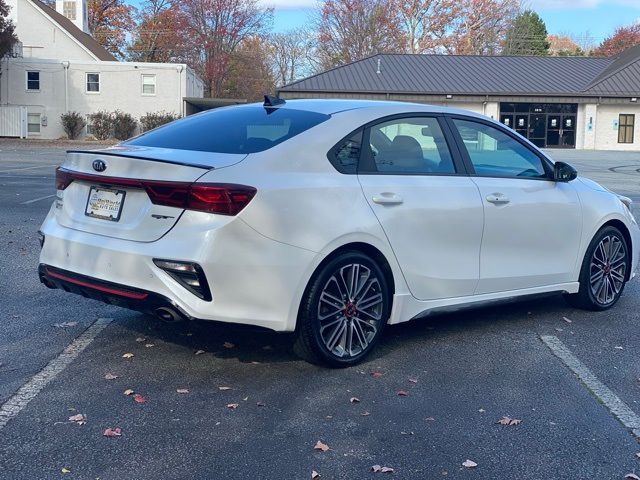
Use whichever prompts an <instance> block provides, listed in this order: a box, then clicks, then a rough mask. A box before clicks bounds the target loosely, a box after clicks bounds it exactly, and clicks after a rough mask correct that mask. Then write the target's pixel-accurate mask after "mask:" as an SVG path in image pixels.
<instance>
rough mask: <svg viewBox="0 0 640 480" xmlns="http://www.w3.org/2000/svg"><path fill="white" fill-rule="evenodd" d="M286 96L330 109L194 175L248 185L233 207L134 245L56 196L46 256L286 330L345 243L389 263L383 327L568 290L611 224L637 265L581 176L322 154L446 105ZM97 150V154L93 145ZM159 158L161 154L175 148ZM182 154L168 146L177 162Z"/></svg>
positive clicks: (603, 195)
mask: <svg viewBox="0 0 640 480" xmlns="http://www.w3.org/2000/svg"><path fill="white" fill-rule="evenodd" d="M287 104H288V105H287V107H283V108H304V109H308V110H314V111H319V112H324V113H332V118H331V119H329V120H327V121H326V122H324V123H322V124H320V125H318V126H316V127H314V128H311V129H310V130H308V131H306V132H304V133H302V134H300V135H298V136H296V137H294V138H292V139H290V140H288V141H286V142H283V143H281V144H279V145H277V146H275V147H273V148H271V149H269V150H266V151H264V152H260V153H255V154H250V155H248V156H247V157H246V158H244V159H241V160H239V161H238V162H231V161H226V162H224V165H222V164H221V165H218V167H222V166H224V168H214V169H213V170H209V171H205V173H204V174H203V175H202V176H199V177H197V178H198V180H197V181H198V182H219V183H239V184H244V185H251V186H254V187H255V188H256V189H257V194H256V196H255V198H254V199H253V200H252V201H251V202H250V203H249V205H248V206H247V207H246V208H245V209H244V210H243V211H242V212H241V213H240V214H239V215H237V216H235V217H229V216H223V215H213V214H207V213H202V212H194V211H188V210H187V211H184V213H183V214H182V215H181V216H180V217H179V219H178V220H177V221H176V222H175V225H174V226H173V227H172V228H170V229H169V230H168V231H167V232H166V233H165V234H164V235H162V236H161V237H160V238H158V239H155V240H154V241H149V242H142V241H135V240H132V239H129V238H113V236H109V235H107V234H105V232H99V231H91V232H87V231H84V232H83V231H79V230H77V229H73V228H69V227H68V226H64V225H63V224H61V222H60V221H58V219H57V217H56V212H55V211H56V206H55V204H54V205H53V206H52V209H51V212H50V213H49V215H48V217H47V219H46V220H45V222H44V224H43V226H42V231H43V233H44V234H45V236H46V241H45V244H44V248H43V250H42V253H41V258H40V260H41V263H44V264H47V265H51V266H54V267H58V268H61V269H64V270H68V271H72V272H76V273H79V274H82V275H87V276H90V277H94V278H97V279H101V280H105V281H109V282H114V283H118V284H122V285H128V286H131V287H136V288H140V289H144V290H147V291H151V292H155V293H158V294H160V295H163V296H165V297H167V298H169V299H171V300H172V301H174V302H175V303H176V304H177V305H178V306H179V307H180V308H182V309H183V310H184V311H185V312H187V313H188V314H189V315H191V316H192V317H196V318H201V319H210V320H218V321H224V322H233V323H242V324H251V325H258V326H262V327H266V328H270V329H273V330H276V331H292V330H294V329H295V326H296V318H297V314H298V308H299V305H300V301H301V298H302V296H303V293H304V290H305V288H306V286H307V284H308V282H309V280H310V278H311V277H312V275H313V273H314V271H315V270H316V269H317V267H318V265H320V263H321V262H322V261H323V259H325V258H326V257H327V256H328V255H330V254H331V253H332V252H334V251H335V250H336V249H338V248H340V247H342V246H345V245H349V244H354V243H357V244H366V245H368V246H370V247H373V248H375V249H377V250H378V251H379V252H380V253H381V254H382V255H383V256H384V257H385V259H386V260H387V262H388V264H389V267H390V270H391V272H392V276H393V284H394V290H395V294H394V303H393V307H392V313H391V318H390V319H389V323H399V322H403V321H407V320H410V319H412V318H414V317H416V316H419V315H422V314H424V313H425V312H429V311H431V310H434V309H442V308H456V307H457V306H463V305H469V304H475V303H483V302H487V301H492V300H497V299H505V298H511V297H516V296H521V295H529V294H537V293H545V292H555V291H564V292H576V291H577V290H578V288H579V284H578V275H579V270H580V264H581V262H582V258H583V257H584V253H585V251H586V249H587V246H588V244H589V242H590V240H591V238H593V236H594V234H595V233H596V232H597V230H598V229H599V228H600V227H601V226H602V225H603V224H604V223H606V222H608V221H612V220H614V221H619V222H622V224H623V225H625V226H626V228H627V229H628V230H629V232H630V235H631V238H632V250H633V251H632V254H633V265H634V266H635V265H636V264H637V262H638V246H639V245H640V234H639V231H638V227H637V225H636V223H635V220H634V219H633V217H632V216H631V214H630V213H629V211H628V209H627V208H626V207H625V206H624V205H623V204H622V202H620V200H619V199H618V198H617V197H616V195H615V194H613V193H611V192H608V191H606V190H605V189H603V188H602V187H600V186H599V185H597V184H595V183H593V182H589V181H587V180H583V179H578V180H575V181H573V182H571V183H569V184H555V183H553V182H544V181H539V180H520V181H517V182H512V183H511V184H507V183H508V180H505V179H502V180H498V179H478V178H474V179H471V178H469V177H466V176H456V177H447V176H442V177H436V176H432V177H420V176H406V177H402V178H397V177H395V176H358V175H345V174H341V173H338V172H337V171H336V170H335V169H334V168H333V166H332V165H331V164H330V162H329V161H328V160H327V157H326V154H327V151H328V150H329V149H330V148H331V147H332V146H333V145H334V144H336V143H337V142H338V141H339V140H340V139H342V138H344V137H345V136H346V135H347V134H349V133H350V132H351V131H353V130H354V129H356V128H357V127H359V126H361V125H363V124H366V123H367V122H370V121H373V120H375V119H377V118H380V117H383V116H386V115H393V114H397V113H405V112H406V113H409V112H435V113H440V112H449V111H452V110H449V109H446V108H440V107H429V106H424V105H411V104H400V103H381V102H348V101H344V102H332V101H300V102H297V101H290V102H287ZM232 108H237V107H232ZM456 113H458V114H460V113H463V114H468V115H471V116H473V114H471V113H469V112H459V111H456ZM92 155H96V158H98V156H99V152H97V153H95V154H92ZM162 155H163V159H164V160H166V159H167V158H169V157H171V152H164V153H163V154H162ZM198 155H200V156H202V155H204V157H206V155H205V154H200V153H198V154H195V153H194V155H193V158H195V157H196V156H198ZM213 156H215V154H212V157H211V158H213ZM187 157H188V155H187V154H185V152H176V154H175V159H176V161H179V160H185V159H186V158H187ZM204 157H203V158H204ZM90 158H91V157H89V158H87V159H86V160H87V162H81V164H78V159H77V158H76V157H74V156H73V155H72V156H70V157H69V159H68V160H67V162H66V163H65V165H64V166H66V167H69V168H72V167H74V168H88V167H87V165H90V162H88V160H90ZM100 158H104V157H100ZM141 162H143V163H141V165H145V167H144V172H145V173H144V176H145V177H146V178H150V177H149V175H154V177H153V178H157V179H161V178H165V179H166V178H169V177H171V178H174V179H187V178H195V175H194V173H195V171H191V170H189V169H190V168H195V167H184V168H185V170H184V171H181V172H179V173H178V172H177V171H176V172H175V173H173V170H172V169H173V168H174V167H168V166H167V164H166V163H160V162H157V163H156V162H150V164H148V163H146V162H147V161H146V160H142V161H141ZM122 165H123V167H122V168H125V167H124V165H125V164H124V163H123V164H122ZM131 165H135V162H134V163H132V164H131ZM127 168H134V167H133V166H131V167H127ZM135 168H137V167H135ZM140 168H143V167H140ZM147 168H148V169H147ZM178 168H180V167H178ZM142 171H143V170H140V172H142ZM130 172H131V174H132V175H133V174H134V173H133V172H134V171H133V170H131V171H130ZM168 172H172V173H168ZM123 173H124V171H123ZM140 175H142V174H140ZM125 176H126V175H125ZM498 188H500V189H501V190H503V191H504V193H508V194H509V196H510V197H511V199H512V203H511V204H510V206H509V207H507V208H503V207H499V208H495V206H494V205H487V203H486V202H484V196H483V195H484V194H486V192H493V191H494V190H496V189H498ZM392 189H393V190H392ZM384 191H395V192H396V193H398V194H400V195H402V196H403V199H404V203H403V204H402V205H401V206H399V207H391V208H388V207H381V206H379V205H375V206H373V205H370V203H369V200H370V198H371V196H372V194H377V193H381V192H384ZM492 208H493V209H494V210H491V209H492ZM418 220H420V221H418ZM142 221H146V220H144V219H143V220H142ZM516 244H517V245H516ZM516 246H517V248H515V247H516ZM153 258H165V259H174V260H185V261H191V262H196V263H198V264H200V265H201V266H202V268H203V270H204V272H205V274H206V277H207V280H208V282H209V284H210V287H211V291H212V295H213V300H212V301H210V302H207V301H204V300H201V299H199V298H197V297H195V296H194V295H193V294H191V293H189V292H188V291H187V290H186V289H184V288H183V287H181V286H180V285H179V284H178V283H177V282H175V281H174V280H173V279H172V278H171V277H169V275H167V274H166V273H165V272H163V271H162V270H160V269H159V268H157V267H156V266H155V265H154V264H153V262H152V259H153Z"/></svg>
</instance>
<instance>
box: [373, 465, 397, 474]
mask: <svg viewBox="0 0 640 480" xmlns="http://www.w3.org/2000/svg"><path fill="white" fill-rule="evenodd" d="M371 471H372V472H373V473H393V468H391V467H383V466H380V465H374V466H373V467H371Z"/></svg>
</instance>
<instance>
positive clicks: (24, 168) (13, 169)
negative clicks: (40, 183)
mask: <svg viewBox="0 0 640 480" xmlns="http://www.w3.org/2000/svg"><path fill="white" fill-rule="evenodd" d="M56 165H57V164H56V163H52V164H51V165H36V166H35V167H22V168H10V169H8V170H0V173H9V172H22V171H23V170H35V169H36V168H48V167H55V166H56Z"/></svg>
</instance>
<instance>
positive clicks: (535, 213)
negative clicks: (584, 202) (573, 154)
mask: <svg viewBox="0 0 640 480" xmlns="http://www.w3.org/2000/svg"><path fill="white" fill-rule="evenodd" d="M449 123H450V125H451V129H452V131H453V133H454V136H455V137H456V139H457V142H458V145H459V148H460V150H461V153H462V155H463V157H464V159H465V161H466V162H467V167H468V169H469V170H470V171H472V176H471V178H472V181H473V182H474V183H475V184H476V185H477V186H478V189H479V190H480V195H481V198H482V201H483V204H484V234H483V238H482V249H481V252H480V281H479V282H478V288H477V290H476V293H478V294H483V293H492V292H500V291H508V290H517V289H524V288H533V287H540V286H547V285H556V284H561V283H566V282H572V281H576V278H573V277H572V273H573V272H574V269H575V266H576V261H577V252H578V250H579V245H580V237H581V229H582V221H581V218H582V214H581V208H580V202H579V199H578V194H577V192H576V190H575V188H574V186H573V185H572V184H571V183H560V182H555V181H553V180H552V166H551V164H550V163H549V162H548V161H547V160H545V159H543V158H542V156H541V155H540V154H539V153H538V152H536V151H535V150H534V149H533V148H531V147H529V146H528V145H526V144H524V143H523V142H521V141H520V140H519V139H517V138H516V137H515V136H513V134H511V133H510V132H509V131H508V130H506V129H503V128H502V127H497V126H495V125H494V124H492V123H489V122H484V121H481V120H477V119H470V118H467V117H451V118H450V120H449Z"/></svg>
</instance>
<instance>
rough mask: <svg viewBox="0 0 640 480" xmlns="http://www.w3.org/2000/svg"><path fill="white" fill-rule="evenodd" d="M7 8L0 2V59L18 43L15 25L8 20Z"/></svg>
mask: <svg viewBox="0 0 640 480" xmlns="http://www.w3.org/2000/svg"><path fill="white" fill-rule="evenodd" d="M8 17H9V6H8V5H7V4H6V3H5V1H4V0H0V58H3V57H4V56H5V55H7V54H10V53H11V50H12V49H13V45H14V44H15V43H16V42H17V41H18V37H16V34H15V31H14V30H15V28H16V27H15V25H14V24H13V22H11V20H9V18H8Z"/></svg>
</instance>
